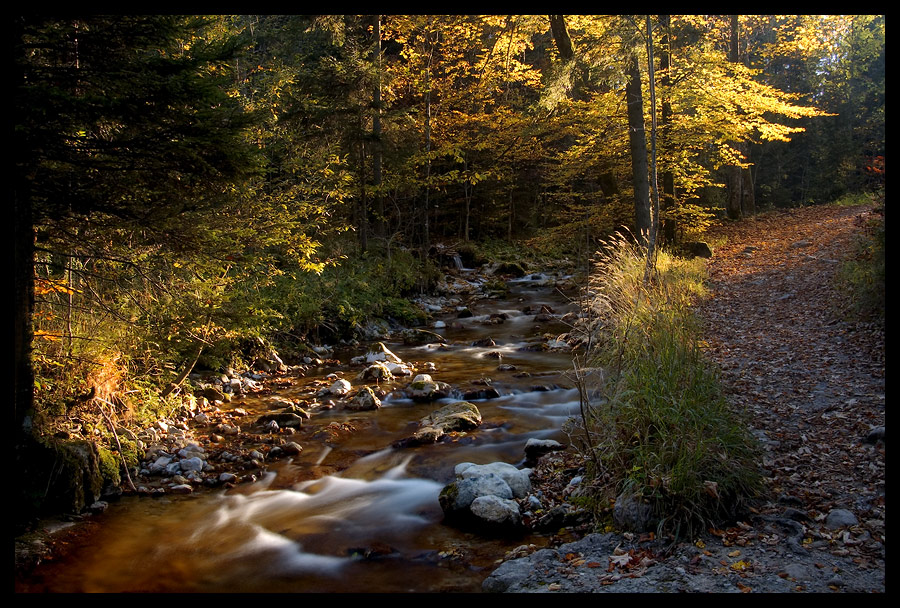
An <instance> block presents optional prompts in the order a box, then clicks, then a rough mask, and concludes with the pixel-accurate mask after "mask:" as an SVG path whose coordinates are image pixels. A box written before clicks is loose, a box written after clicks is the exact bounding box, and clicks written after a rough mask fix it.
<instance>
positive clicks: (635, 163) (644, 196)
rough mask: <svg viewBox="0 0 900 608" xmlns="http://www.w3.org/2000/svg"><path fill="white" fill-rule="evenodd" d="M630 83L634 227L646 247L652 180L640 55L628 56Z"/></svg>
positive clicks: (629, 117) (627, 88)
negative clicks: (649, 165)
mask: <svg viewBox="0 0 900 608" xmlns="http://www.w3.org/2000/svg"><path fill="white" fill-rule="evenodd" d="M627 61H628V69H627V72H626V75H627V77H628V81H627V83H626V85H625V100H626V104H627V106H628V141H629V147H630V150H631V180H632V184H633V185H634V225H635V231H636V232H637V235H638V238H639V239H640V240H641V242H643V243H644V244H647V243H648V240H649V238H650V225H651V217H650V181H649V167H648V166H647V135H646V133H645V127H644V97H643V93H641V68H640V64H639V63H638V55H637V53H636V52H632V53H630V54H629V55H628V59H627Z"/></svg>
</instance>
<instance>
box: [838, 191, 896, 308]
mask: <svg viewBox="0 0 900 608" xmlns="http://www.w3.org/2000/svg"><path fill="white" fill-rule="evenodd" d="M884 242H885V237H884V198H883V196H882V198H881V199H880V201H879V202H878V204H877V205H876V206H875V207H874V209H873V211H872V213H871V214H870V217H869V219H867V220H866V221H865V223H864V225H863V231H862V234H860V235H859V236H858V237H857V239H856V241H855V243H854V249H853V250H852V251H851V254H850V256H849V257H848V259H847V260H845V261H844V262H843V264H842V265H841V267H840V269H839V270H838V275H837V286H838V289H840V290H841V291H842V292H843V293H844V294H845V295H846V296H847V298H846V301H847V303H848V304H847V309H846V314H847V315H848V317H849V318H851V319H855V320H863V321H871V322H876V323H880V324H881V325H883V324H884V292H885V274H884V266H885V248H884Z"/></svg>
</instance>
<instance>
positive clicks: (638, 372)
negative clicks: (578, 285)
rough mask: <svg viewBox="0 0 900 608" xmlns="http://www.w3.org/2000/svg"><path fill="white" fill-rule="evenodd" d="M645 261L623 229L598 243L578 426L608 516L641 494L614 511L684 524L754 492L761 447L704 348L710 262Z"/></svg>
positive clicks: (721, 512)
mask: <svg viewBox="0 0 900 608" xmlns="http://www.w3.org/2000/svg"><path fill="white" fill-rule="evenodd" d="M646 265H647V261H646V254H645V250H644V248H642V247H640V246H638V245H636V244H635V243H634V241H633V240H632V239H626V238H625V237H618V238H614V239H610V240H609V241H608V242H607V243H606V245H605V246H604V248H603V249H602V250H601V253H600V254H599V257H598V259H597V261H596V265H595V271H594V273H592V276H591V282H590V289H591V292H590V295H589V299H588V302H587V306H588V310H589V311H590V314H591V316H590V325H589V329H588V336H589V339H588V346H587V348H586V351H585V353H584V354H583V355H582V356H580V357H579V358H578V359H577V361H576V368H575V377H576V378H577V379H578V380H579V388H580V392H581V396H582V418H581V421H580V422H581V426H580V430H575V429H572V430H571V432H572V435H573V439H574V440H575V441H576V442H577V443H578V444H580V445H581V449H582V453H583V454H584V459H585V461H586V463H587V464H588V467H589V478H590V480H589V482H588V487H590V488H592V490H591V494H589V496H591V498H592V499H593V504H594V507H595V510H596V511H597V512H598V514H599V515H601V517H602V516H603V514H604V513H606V514H607V516H608V515H609V514H611V513H612V512H613V509H612V507H613V505H614V504H615V503H616V502H617V501H618V502H620V503H623V504H620V505H618V507H619V509H620V510H621V509H623V508H625V506H624V503H626V502H627V503H631V504H633V505H646V512H645V513H643V515H636V513H640V512H641V510H642V509H644V507H643V506H636V507H632V508H631V510H632V514H631V515H627V516H626V515H623V516H621V517H619V518H617V519H618V521H617V523H618V524H620V525H621V524H622V523H624V522H625V521H627V522H628V523H630V524H632V525H636V526H638V527H641V526H643V527H645V528H646V529H648V530H649V529H653V530H658V531H665V532H674V533H676V534H682V535H685V534H690V533H692V532H697V531H702V530H705V529H706V528H707V527H708V526H710V525H716V524H720V523H721V521H723V520H724V519H725V518H727V517H733V516H734V515H735V514H737V513H739V512H740V509H741V508H742V507H743V506H745V505H746V504H747V503H748V501H750V500H751V499H753V498H755V497H756V495H757V493H758V492H759V491H760V489H761V487H762V486H761V479H762V478H761V472H760V469H759V459H758V456H759V454H758V453H757V451H756V448H755V440H754V438H753V437H752V436H751V435H750V431H749V428H750V425H749V424H748V421H747V420H743V419H742V418H741V416H740V415H738V414H736V413H735V412H733V411H731V409H730V408H729V407H728V404H727V402H726V400H725V396H724V393H723V391H722V386H721V384H720V381H719V377H718V374H717V372H716V370H715V368H714V367H713V365H712V363H711V362H710V361H709V360H708V359H707V358H706V357H705V355H704V353H703V348H702V347H703V339H702V335H703V334H702V328H701V327H700V326H699V325H698V321H697V319H696V318H695V316H694V313H693V309H692V305H693V304H694V303H696V301H697V299H698V298H702V297H704V296H705V295H706V288H705V285H704V281H705V278H706V277H705V264H704V263H703V262H702V261H701V260H700V259H699V258H695V259H685V258H679V257H675V256H672V255H670V254H669V253H666V252H662V253H660V254H659V256H658V259H657V260H656V263H655V266H654V270H653V271H652V273H651V274H650V276H649V277H645V269H646ZM622 517H629V518H630V519H626V520H623V519H622ZM635 517H637V520H635V519H634V518H635Z"/></svg>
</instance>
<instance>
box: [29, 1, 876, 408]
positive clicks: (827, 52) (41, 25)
mask: <svg viewBox="0 0 900 608" xmlns="http://www.w3.org/2000/svg"><path fill="white" fill-rule="evenodd" d="M13 21H14V34H15V35H14V40H13V42H14V50H15V54H14V58H15V61H14V67H15V70H16V71H15V74H16V82H15V91H14V132H13V145H14V149H15V150H16V155H15V158H16V160H15V177H14V190H15V213H16V217H15V233H16V241H15V243H16V258H15V266H16V362H17V370H18V371H17V385H16V392H17V398H16V419H17V423H18V424H19V425H21V424H22V423H23V422H25V420H26V415H27V414H28V412H31V411H33V407H32V406H33V403H32V397H33V396H34V395H35V392H34V391H35V387H37V394H38V396H39V398H40V399H41V400H42V402H47V403H50V402H58V401H60V400H65V399H66V398H67V397H66V395H71V394H74V393H76V392H78V391H79V390H84V389H85V387H87V386H89V385H91V384H92V383H93V384H95V385H96V384H97V377H96V376H97V374H98V370H100V369H107V368H108V367H109V366H114V367H115V366H117V367H118V369H120V370H127V374H128V375H129V376H130V377H131V379H133V380H134V379H140V380H141V381H146V382H150V383H155V384H157V385H165V384H167V383H168V382H171V381H173V380H175V379H177V378H178V377H179V374H180V371H181V370H183V369H185V366H188V367H189V366H190V365H191V364H192V362H197V361H200V362H201V363H205V364H207V365H215V364H216V362H217V361H221V360H222V359H221V358H222V357H224V356H225V355H223V354H222V353H224V352H227V350H228V349H227V348H223V349H219V348H218V347H219V345H222V344H226V345H228V346H233V345H234V344H235V343H236V342H237V341H240V340H246V339H248V338H251V337H267V338H270V337H271V336H273V335H282V336H293V337H294V338H296V339H298V340H301V339H302V340H306V339H312V338H313V336H316V335H318V336H321V335H322V334H321V333H320V332H323V331H324V332H326V333H327V334H328V335H329V336H330V337H334V338H337V337H340V336H344V335H348V332H352V329H353V328H354V326H356V325H358V324H359V323H360V322H362V321H364V320H365V319H367V318H371V317H374V316H380V317H388V316H395V317H396V316H401V317H402V316H406V318H407V320H411V319H413V318H415V315H416V314H419V313H417V312H416V311H415V310H413V309H412V308H411V307H410V305H409V304H408V302H407V303H404V300H403V298H404V297H405V296H409V295H411V294H413V293H415V292H417V291H420V290H422V289H425V288H427V286H428V284H429V281H433V278H434V267H433V265H431V262H430V261H429V259H428V249H429V247H430V246H431V245H433V244H435V243H441V242H446V243H461V242H466V241H477V242H485V241H488V240H491V239H495V240H496V239H503V240H507V241H519V242H522V241H526V242H528V243H529V244H530V246H531V250H532V251H536V252H543V253H546V254H547V255H559V256H562V255H567V256H572V257H575V258H579V259H585V260H586V259H587V258H588V257H589V256H590V255H591V254H592V253H593V251H594V249H595V248H596V246H597V243H598V242H599V239H602V238H604V237H606V236H607V235H609V234H611V233H612V232H614V231H616V230H618V229H621V228H630V229H634V228H635V226H636V224H637V223H640V222H641V221H643V220H639V217H640V213H641V209H642V205H644V203H642V202H641V201H640V197H639V196H638V194H639V192H638V191H637V190H636V184H637V185H638V186H641V185H642V184H644V183H646V180H648V179H649V175H647V173H648V171H647V169H646V168H643V167H642V166H640V165H639V164H637V163H638V161H640V160H641V159H642V158H644V159H646V158H647V154H648V152H644V151H640V149H639V148H636V147H635V146H636V145H637V144H636V142H638V141H640V140H641V139H644V138H646V137H648V135H647V134H648V133H649V127H648V125H650V124H651V123H652V122H653V117H654V116H656V118H657V119H658V121H659V133H658V140H656V141H655V144H656V147H655V150H656V154H657V159H656V160H657V162H658V167H659V174H660V175H661V176H662V177H661V179H662V180H663V181H664V182H665V183H664V185H662V186H661V189H662V190H663V191H664V192H663V194H664V197H663V198H664V200H663V209H662V212H661V213H662V215H663V219H664V220H665V221H668V222H670V225H671V227H672V230H671V231H670V232H671V236H670V239H675V238H680V236H679V235H684V234H686V233H691V232H692V231H693V232H696V231H698V230H701V229H702V228H703V224H704V221H705V218H708V217H711V216H713V215H724V214H725V213H726V208H727V207H728V205H727V202H726V198H727V193H728V192H729V190H734V188H736V187H737V186H736V185H735V184H737V183H738V182H735V181H733V180H731V179H730V178H729V177H728V175H729V173H728V172H729V170H730V169H729V167H731V168H736V169H737V170H739V171H743V172H744V173H743V175H744V176H745V177H744V178H741V179H742V180H744V181H742V182H741V183H743V186H741V187H742V188H743V192H744V197H745V199H746V196H747V195H748V193H750V194H752V195H753V199H752V200H753V205H752V206H751V207H746V206H745V207H744V209H745V210H747V209H750V211H748V212H752V209H761V208H766V207H771V206H793V205H803V204H809V203H819V202H828V201H831V200H834V199H836V198H839V197H841V196H846V195H848V194H854V193H861V192H868V191H871V190H872V189H873V188H877V187H879V185H881V186H883V159H884V143H885V140H884V16H841V17H836V16H805V15H804V16H796V15H795V16H765V15H763V16H723V15H688V16H683V15H654V16H649V17H648V16H628V15H614V16H599V15H598V16H585V15H581V16H562V15H318V16H302V15H265V16H262V15H218V16H174V15H114V16H98V15H94V16H71V17H37V16H24V17H23V16H18V17H15V18H14V19H13ZM647 23H649V24H650V27H649V30H648V28H647V27H646V24H647ZM648 31H649V32H650V33H649V34H648ZM648 35H649V36H650V38H648ZM648 49H656V52H655V53H654V54H653V58H654V63H653V64H652V67H653V70H650V69H648V68H650V67H651V65H650V64H648V61H649V60H650V55H648ZM650 73H653V74H654V81H653V84H654V87H655V88H654V91H655V95H656V96H658V99H659V102H658V103H655V104H651V103H649V99H650V98H649V97H648V94H649V86H650V82H649V81H648V74H650ZM627 93H628V94H627ZM638 98H643V103H642V106H641V107H640V108H638V110H637V112H636V113H635V114H633V115H632V116H631V117H629V113H628V107H629V105H628V104H629V103H630V100H632V99H638ZM654 113H655V114H654ZM645 141H646V140H645ZM636 167H638V169H637V170H636V171H635V170H634V169H635V168H636ZM736 175H737V174H736ZM879 176H880V177H879ZM645 178H646V179H645ZM741 179H739V180H738V181H741ZM636 199H637V200H638V204H637V206H636V205H635V201H636ZM32 346H33V349H32ZM217 349H218V350H217ZM201 353H202V356H201ZM203 357H208V360H207V361H205V362H204V359H203ZM217 357H218V358H217ZM75 361H79V362H81V363H80V364H81V365H83V368H79V370H76V369H75V368H73V367H71V366H69V367H67V368H66V369H68V370H70V371H71V374H69V377H68V378H67V379H66V380H65V381H61V380H60V379H59V378H60V375H61V374H60V368H61V367H63V365H70V364H71V363H72V362H75ZM64 362H65V363H64ZM123 373H126V372H123ZM113 384H115V383H111V384H110V391H113V392H115V390H117V389H115V387H114V386H113Z"/></svg>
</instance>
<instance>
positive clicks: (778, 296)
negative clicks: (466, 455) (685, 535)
mask: <svg viewBox="0 0 900 608" xmlns="http://www.w3.org/2000/svg"><path fill="white" fill-rule="evenodd" d="M871 213H872V208H871V207H869V206H857V207H838V206H819V207H807V208H801V209H796V210H789V211H778V212H772V213H766V214H761V215H759V216H757V217H755V218H753V219H748V220H744V221H741V222H727V223H723V224H721V225H719V226H717V227H715V228H714V229H712V230H711V231H710V233H709V234H708V240H709V242H710V244H711V245H712V248H713V251H714V255H713V257H712V258H711V259H710V260H709V263H708V268H709V288H710V292H711V293H710V297H709V298H707V299H706V300H704V302H703V303H702V304H701V305H699V306H698V309H697V310H698V313H699V315H700V317H701V318H702V319H703V321H704V324H705V330H704V331H705V338H706V341H707V344H706V349H707V352H708V354H709V356H710V357H711V359H712V360H713V361H714V362H715V363H716V364H717V365H718V367H720V368H721V371H722V380H723V384H724V386H725V387H726V393H727V395H728V399H729V402H730V403H731V404H732V406H733V407H734V408H735V409H736V410H737V411H742V412H746V413H747V414H749V418H750V420H751V424H752V426H753V432H754V434H755V435H756V436H757V437H758V438H759V439H760V441H761V443H762V446H763V448H764V462H763V467H764V469H765V475H766V483H767V486H768V487H767V492H766V497H765V498H764V500H763V501H761V502H760V504H758V505H757V507H756V508H755V509H754V513H753V514H750V516H749V517H747V518H745V519H746V521H739V522H737V525H735V526H733V527H730V528H727V529H725V530H710V533H709V534H707V535H705V536H704V537H703V538H700V539H693V541H692V542H687V543H682V544H681V546H679V547H676V548H674V549H673V548H672V547H668V548H667V550H663V546H664V545H663V544H661V543H660V541H659V539H657V540H656V541H655V542H650V539H649V538H648V537H647V535H645V536H644V537H642V538H633V537H632V536H631V535H612V534H607V535H600V534H595V535H590V537H586V538H584V539H582V540H581V541H577V542H574V543H570V544H568V545H563V546H560V547H558V548H556V549H555V550H552V551H547V550H544V551H541V552H537V553H535V554H532V556H529V557H528V558H526V559H522V560H516V561H518V562H521V563H520V564H519V565H518V566H517V567H514V566H513V565H512V563H510V562H507V563H506V564H504V565H503V566H502V567H501V568H500V569H498V570H497V571H495V573H494V574H493V575H492V577H490V578H489V579H488V581H486V583H485V589H486V590H492V591H546V590H551V591H561V592H566V591H568V592H597V591H608V592H642V591H643V592H648V591H717V592H718V591H742V592H749V591H755V592H784V591H794V592H796V591H800V592H834V591H846V592H868V591H874V592H883V591H884V590H885V570H884V566H885V561H884V557H885V547H884V543H885V448H884V435H883V429H884V418H885V402H884V388H885V387H884V326H883V322H882V323H867V322H861V321H851V320H848V319H847V318H846V315H845V314H844V313H845V309H846V308H847V305H848V302H847V298H846V296H845V295H843V294H842V293H841V292H840V290H839V289H837V288H836V282H835V276H836V273H837V272H838V270H839V268H840V267H841V265H842V261H843V260H845V259H847V258H848V257H850V256H852V254H853V252H854V251H855V249H854V243H855V239H856V238H857V236H858V235H860V234H861V233H862V232H863V231H864V227H865V225H866V221H867V219H868V218H869V215H870V214H871ZM878 427H880V429H881V433H880V435H877V436H876V435H875V434H873V433H872V430H873V429H876V428H878ZM829 514H831V517H830V518H829ZM840 515H843V516H844V517H846V518H847V519H845V520H837V519H835V518H837V517H838V516H840ZM585 565H587V566H585ZM586 567H587V568H588V569H585V568H586ZM590 568H597V569H595V570H590Z"/></svg>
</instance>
